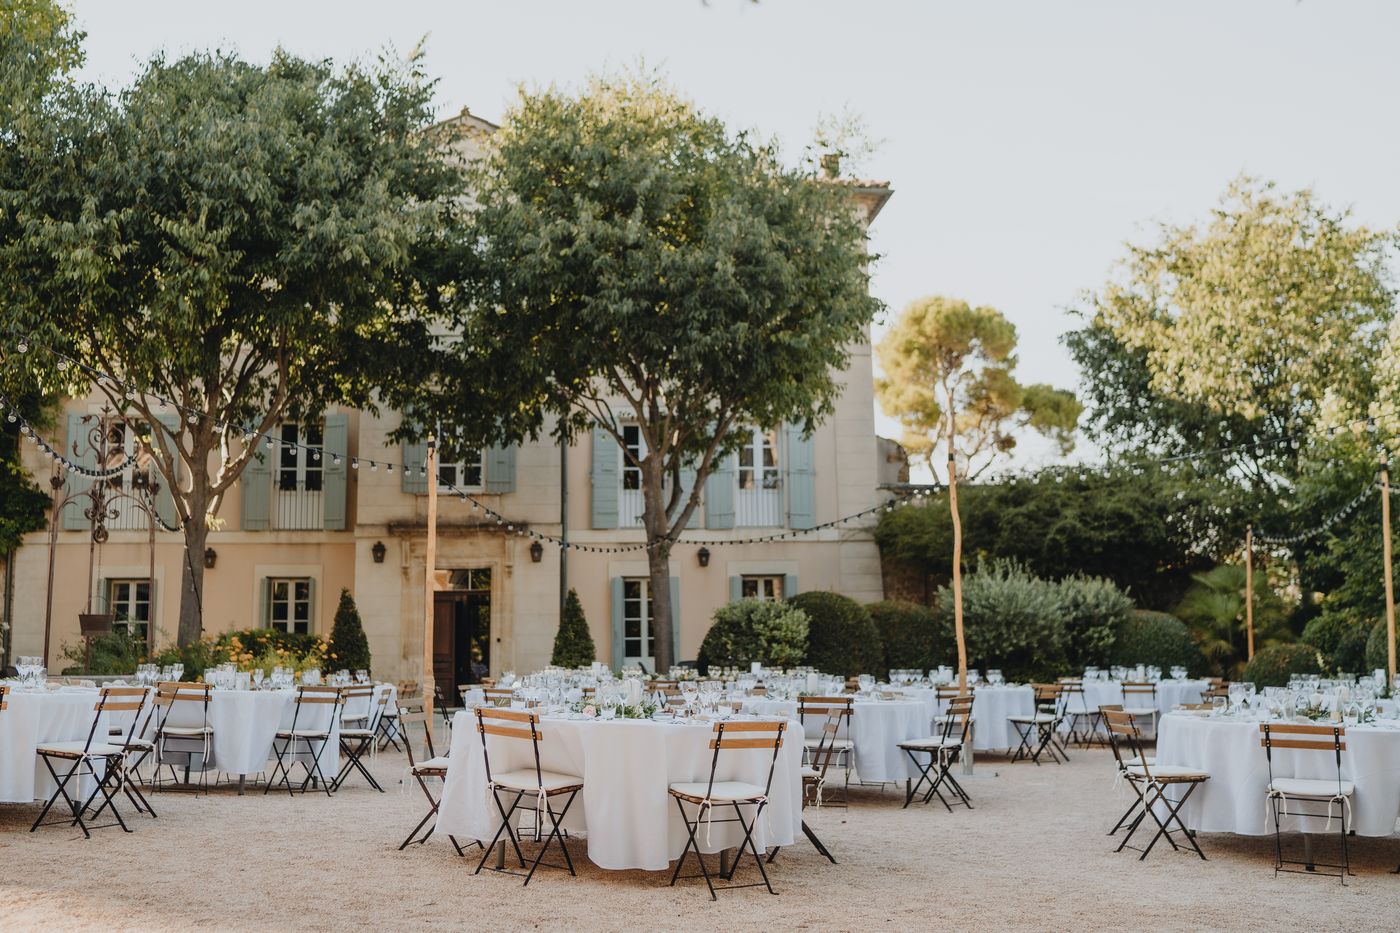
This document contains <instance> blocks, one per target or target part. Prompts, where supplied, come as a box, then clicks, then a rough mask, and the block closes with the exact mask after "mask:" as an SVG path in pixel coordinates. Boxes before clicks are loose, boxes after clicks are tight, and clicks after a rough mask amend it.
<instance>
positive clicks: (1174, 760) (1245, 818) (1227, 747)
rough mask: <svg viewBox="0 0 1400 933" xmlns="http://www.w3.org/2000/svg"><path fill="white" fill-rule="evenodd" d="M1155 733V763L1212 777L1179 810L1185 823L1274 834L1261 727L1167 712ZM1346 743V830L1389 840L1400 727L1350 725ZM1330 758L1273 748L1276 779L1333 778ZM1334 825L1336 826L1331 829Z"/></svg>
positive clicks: (1396, 798) (1398, 778)
mask: <svg viewBox="0 0 1400 933" xmlns="http://www.w3.org/2000/svg"><path fill="white" fill-rule="evenodd" d="M1158 731H1159V735H1158V739H1157V761H1158V762H1159V763H1160V764H1167V765H1185V766H1187V767H1191V768H1198V769H1200V770H1202V771H1207V772H1209V773H1210V780H1209V781H1206V782H1205V783H1204V784H1202V785H1201V786H1200V787H1197V788H1196V790H1195V792H1194V793H1192V795H1191V797H1190V799H1189V800H1187V802H1186V806H1185V807H1183V808H1182V811H1181V815H1182V819H1183V820H1184V821H1185V823H1186V825H1187V826H1189V827H1190V828H1192V829H1195V830H1199V831H1201V832H1216V833H1238V834H1240V835H1245V836H1262V835H1266V834H1268V833H1272V832H1273V831H1274V829H1273V818H1272V816H1271V815H1270V812H1269V811H1268V810H1267V809H1266V806H1265V793H1266V792H1267V789H1268V786H1269V763H1268V760H1267V759H1266V758H1265V756H1264V749H1263V747H1262V746H1261V745H1260V744H1259V739H1260V737H1261V733H1260V731H1259V723H1257V722H1237V721H1233V720H1227V719H1215V718H1211V717H1208V716H1205V717H1202V716H1195V715H1191V714H1184V713H1172V714H1169V715H1166V716H1163V717H1162V723H1161V726H1160V728H1159V730H1158ZM1346 746H1347V747H1346V750H1345V751H1344V752H1342V777H1343V779H1344V780H1348V781H1352V782H1354V783H1355V784H1356V793H1355V795H1354V796H1353V797H1352V806H1351V823H1350V826H1351V827H1352V828H1353V829H1355V830H1356V833H1357V835H1361V836H1389V835H1390V834H1391V833H1393V832H1395V821H1396V819H1397V817H1400V729H1396V728H1387V727H1385V726H1375V725H1372V726H1352V727H1350V728H1348V729H1347V731H1346ZM1334 761H1335V759H1334V758H1333V755H1332V752H1331V751H1312V750H1300V749H1275V750H1274V774H1275V776H1278V777H1304V778H1322V779H1328V780H1331V779H1333V778H1335V777H1336V774H1337V769H1336V765H1335V764H1334ZM1304 822H1306V825H1303V824H1304ZM1290 823H1291V825H1290ZM1326 828H1327V827H1326V820H1325V819H1318V820H1307V821H1302V820H1299V819H1297V818H1293V819H1292V820H1290V821H1287V822H1285V824H1284V829H1285V830H1294V831H1297V830H1299V829H1306V830H1307V831H1309V832H1323V831H1325V830H1326ZM1336 828H1337V824H1336V823H1335V822H1334V823H1333V824H1332V829H1333V831H1335V830H1336Z"/></svg>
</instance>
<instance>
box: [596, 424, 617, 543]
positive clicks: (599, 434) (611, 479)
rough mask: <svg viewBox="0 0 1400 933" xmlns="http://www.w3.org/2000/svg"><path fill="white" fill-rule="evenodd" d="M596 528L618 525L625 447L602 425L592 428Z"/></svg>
mask: <svg viewBox="0 0 1400 933" xmlns="http://www.w3.org/2000/svg"><path fill="white" fill-rule="evenodd" d="M591 463H592V466H591V469H592V478H593V527H594V528H616V527H617V496H618V493H619V492H620V490H621V480H620V477H619V475H618V474H619V472H620V471H621V466H622V448H621V447H619V446H618V445H617V440H616V439H615V438H614V437H613V436H612V435H611V434H609V433H608V432H607V431H605V430H604V429H603V428H601V427H598V426H594V428H593V458H592V461H591Z"/></svg>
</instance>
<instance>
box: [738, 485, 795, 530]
mask: <svg viewBox="0 0 1400 933" xmlns="http://www.w3.org/2000/svg"><path fill="white" fill-rule="evenodd" d="M734 524H735V525H736V526H738V527H740V528H781V527H782V526H783V490H782V488H781V487H780V486H776V485H775V486H774V487H773V488H771V489H740V490H736V493H735V496H734Z"/></svg>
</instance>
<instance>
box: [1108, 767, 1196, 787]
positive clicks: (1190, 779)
mask: <svg viewBox="0 0 1400 933" xmlns="http://www.w3.org/2000/svg"><path fill="white" fill-rule="evenodd" d="M1148 767H1149V768H1151V769H1152V772H1151V774H1152V779H1153V780H1155V781H1157V782H1158V783H1161V784H1191V783H1195V782H1197V781H1204V780H1207V779H1209V778H1210V773H1209V772H1208V771H1197V770H1196V769H1195V768H1186V767H1183V766H1181V765H1157V766H1155V767H1154V766H1153V765H1148ZM1147 774H1148V772H1146V771H1144V770H1143V769H1142V767H1141V766H1136V767H1131V768H1128V769H1127V775H1128V776H1129V777H1132V778H1144V779H1145V778H1146V777H1147Z"/></svg>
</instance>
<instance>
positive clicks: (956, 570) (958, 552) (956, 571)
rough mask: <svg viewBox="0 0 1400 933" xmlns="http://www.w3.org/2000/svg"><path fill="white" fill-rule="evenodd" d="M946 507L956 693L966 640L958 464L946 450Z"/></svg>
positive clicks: (961, 688) (963, 680)
mask: <svg viewBox="0 0 1400 933" xmlns="http://www.w3.org/2000/svg"><path fill="white" fill-rule="evenodd" d="M948 509H949V511H950V512H951V514H952V517H953V635H954V637H955V638H956V639H957V642H958V693H961V694H966V693H967V640H966V639H965V638H964V637H963V604H962V517H961V516H959V515H958V466H957V462H956V461H955V460H954V459H953V453H952V451H949V452H948Z"/></svg>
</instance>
